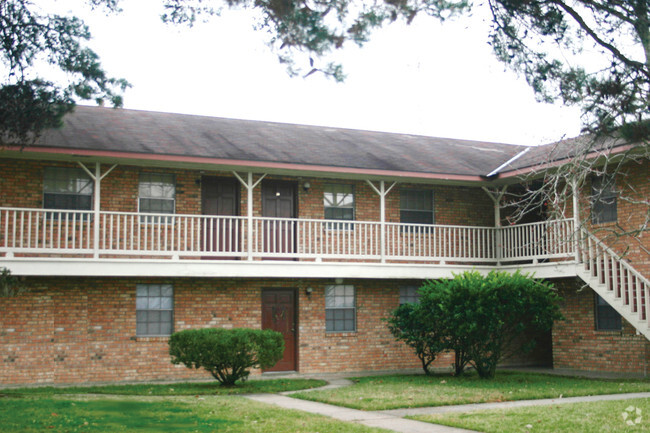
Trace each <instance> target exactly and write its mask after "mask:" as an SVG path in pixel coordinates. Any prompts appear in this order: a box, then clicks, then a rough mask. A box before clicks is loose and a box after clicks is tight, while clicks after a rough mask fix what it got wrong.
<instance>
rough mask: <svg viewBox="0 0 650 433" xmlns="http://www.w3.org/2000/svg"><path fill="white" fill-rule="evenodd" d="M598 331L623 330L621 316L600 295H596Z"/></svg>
mask: <svg viewBox="0 0 650 433" xmlns="http://www.w3.org/2000/svg"><path fill="white" fill-rule="evenodd" d="M596 330H597V331H620V330H621V315H620V314H618V312H616V310H615V309H614V308H612V306H611V305H609V304H608V303H607V301H605V300H604V299H603V298H601V297H600V296H599V295H596Z"/></svg>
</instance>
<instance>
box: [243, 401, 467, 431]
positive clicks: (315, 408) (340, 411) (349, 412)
mask: <svg viewBox="0 0 650 433" xmlns="http://www.w3.org/2000/svg"><path fill="white" fill-rule="evenodd" d="M245 397H246V398H249V399H251V400H255V401H259V402H262V403H268V404H273V405H276V406H280V407H282V408H284V409H295V410H302V411H304V412H310V413H315V414H319V415H325V416H328V417H331V418H334V419H338V420H340V421H347V422H354V423H357V424H363V425H366V426H368V427H379V428H384V429H386V430H392V431H395V432H399V433H475V432H472V431H471V430H464V429H459V428H454V427H447V426H442V425H438V424H430V423H427V422H421V421H413V420H410V419H403V418H400V417H399V416H395V415H391V414H388V413H382V412H366V411H363V410H357V409H348V408H346V407H340V406H334V405H331V404H325V403H317V402H313V401H307V400H298V399H297V398H291V397H287V396H285V395H279V394H250V395H247V396H245Z"/></svg>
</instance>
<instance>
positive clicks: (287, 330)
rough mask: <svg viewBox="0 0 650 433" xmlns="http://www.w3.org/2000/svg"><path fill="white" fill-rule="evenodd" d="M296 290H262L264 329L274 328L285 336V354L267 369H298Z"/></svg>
mask: <svg viewBox="0 0 650 433" xmlns="http://www.w3.org/2000/svg"><path fill="white" fill-rule="evenodd" d="M295 295H296V292H295V290H293V289H263V290H262V329H272V330H274V331H277V332H279V333H281V334H282V336H283V337H284V356H283V358H282V359H281V360H280V361H279V362H278V363H277V364H275V366H273V367H271V368H269V369H268V370H265V371H296V359H297V356H296V347H297V344H296V337H297V332H296V330H297V329H298V320H297V319H298V318H297V316H296V296H295Z"/></svg>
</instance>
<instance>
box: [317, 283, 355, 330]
mask: <svg viewBox="0 0 650 433" xmlns="http://www.w3.org/2000/svg"><path fill="white" fill-rule="evenodd" d="M355 305H356V302H355V293H354V286H352V285H347V284H337V285H331V286H326V287H325V330H326V331H327V332H352V331H356V329H357V328H356V306H355Z"/></svg>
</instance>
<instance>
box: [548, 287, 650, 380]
mask: <svg viewBox="0 0 650 433" xmlns="http://www.w3.org/2000/svg"><path fill="white" fill-rule="evenodd" d="M554 283H555V285H556V287H557V288H558V289H559V294H560V296H561V297H562V298H563V303H562V307H561V310H562V314H563V315H564V317H565V320H563V321H560V322H556V323H555V326H554V328H553V366H554V367H555V368H569V369H577V370H589V371H608V372H622V373H640V374H643V373H645V371H646V368H647V366H648V365H650V364H649V362H650V356H649V355H650V342H648V341H647V340H646V339H645V337H643V336H642V335H636V332H635V330H634V328H633V327H632V326H631V325H630V324H629V323H627V322H626V321H625V319H623V329H622V330H621V331H596V327H595V307H594V302H595V301H594V295H595V294H594V292H593V291H592V290H591V289H589V288H583V285H582V283H581V281H579V280H576V279H562V280H557V281H554Z"/></svg>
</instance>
